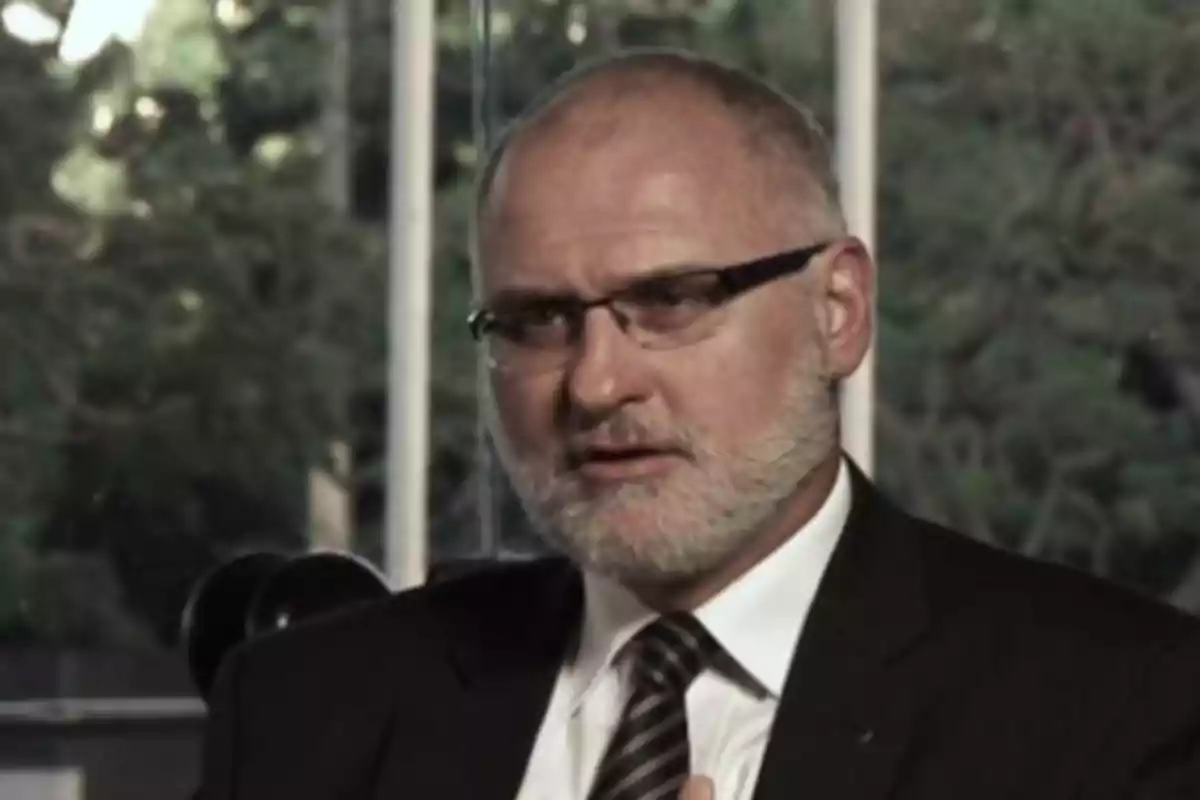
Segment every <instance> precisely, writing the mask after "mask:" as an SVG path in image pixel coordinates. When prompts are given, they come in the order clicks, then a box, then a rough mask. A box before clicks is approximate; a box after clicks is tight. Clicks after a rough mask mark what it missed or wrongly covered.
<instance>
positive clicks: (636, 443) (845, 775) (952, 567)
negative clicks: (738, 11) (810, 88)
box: [201, 51, 1200, 800]
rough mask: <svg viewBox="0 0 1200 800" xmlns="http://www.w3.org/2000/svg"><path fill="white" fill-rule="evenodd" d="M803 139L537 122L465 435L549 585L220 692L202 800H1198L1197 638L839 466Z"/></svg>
mask: <svg viewBox="0 0 1200 800" xmlns="http://www.w3.org/2000/svg"><path fill="white" fill-rule="evenodd" d="M836 197H837V195H836V191H835V186H834V181H833V178H832V174H831V167H830V159H829V154H828V151H827V146H826V142H825V138H824V136H823V135H822V133H821V131H820V129H819V128H818V127H817V125H816V123H815V122H814V121H813V118H812V115H811V114H810V113H809V112H808V111H807V110H806V109H804V108H803V107H801V106H800V105H798V104H797V103H795V102H794V101H792V100H790V99H789V98H787V97H785V96H784V95H782V94H780V93H779V92H777V91H775V90H774V89H772V88H770V87H768V86H766V85H764V84H763V83H761V82H759V81H758V80H756V79H755V78H753V77H751V76H748V75H746V74H743V73H742V72H739V71H737V70H734V69H731V68H728V67H725V66H722V65H720V64H717V63H714V62H711V61H707V60H704V59H700V58H697V57H694V56H691V55H687V54H683V53H675V52H666V51H637V52H630V53H626V54H623V55H621V56H619V57H617V58H613V59H608V60H606V61H603V62H599V63H596V64H592V65H589V66H587V67H585V68H582V69H580V70H578V71H576V72H573V73H571V74H570V75H568V76H566V77H565V78H564V79H563V80H562V81H560V82H559V83H558V84H556V85H555V86H554V87H552V90H551V91H550V92H549V93H548V95H547V96H546V97H545V98H543V99H541V100H540V101H539V102H538V103H536V104H535V106H534V107H533V108H532V109H530V111H529V112H528V113H527V114H526V115H524V116H523V117H522V118H521V119H520V120H518V121H517V123H516V124H515V125H514V126H513V127H512V128H511V129H510V131H509V133H508V135H507V136H506V137H505V138H504V140H503V141H502V142H501V144H500V146H499V147H498V148H497V150H496V152H495V153H494V154H493V156H492V158H491V160H490V162H489V163H488V165H487V167H486V169H485V171H484V174H483V179H482V181H481V183H480V190H479V196H478V208H477V213H478V225H477V229H478V237H477V241H476V253H475V258H474V282H475V289H476V294H477V300H478V306H477V308H476V310H475V312H474V313H473V314H472V315H471V318H470V323H469V329H470V332H471V334H472V335H473V336H474V337H475V339H476V340H478V342H479V347H480V354H481V357H482V358H484V359H486V363H487V364H488V367H489V370H490V374H491V380H490V387H489V391H488V396H487V397H486V398H485V402H484V406H485V409H486V413H487V418H488V424H489V429H490V431H491V433H492V436H493V438H494V440H495V443H496V445H497V449H498V452H499V453H500V456H501V459H502V461H503V464H504V467H505V469H506V471H507V473H508V475H509V476H510V478H511V479H512V483H513V485H514V486H515V488H516V490H517V492H518V493H519V495H520V497H521V499H522V501H523V503H524V506H525V508H526V509H527V511H528V512H529V516H530V518H531V519H532V520H533V521H534V523H535V524H536V525H537V527H538V529H539V530H540V531H541V532H542V533H543V534H544V536H545V538H546V541H547V542H548V543H549V544H550V545H552V546H553V548H554V549H555V550H556V551H557V552H558V553H560V554H561V556H560V557H556V558H549V559H546V560H542V561H538V562H534V563H532V564H523V565H517V566H507V567H497V568H496V569H494V570H491V571H488V572H485V573H482V574H479V575H475V576H472V577H468V578H463V579H460V580H456V581H451V582H448V583H444V584H439V585H435V586H430V587H427V588H423V589H419V590H416V591H411V592H405V593H402V594H400V595H398V596H396V597H395V598H393V599H391V600H389V601H388V602H385V603H383V604H380V605H378V606H375V607H372V608H370V609H368V610H365V611H361V612H355V613H353V614H349V615H345V616H342V617H339V618H337V619H335V620H333V621H330V622H325V623H317V624H313V625H311V626H302V627H299V628H296V629H294V630H292V631H288V632H286V633H283V634H281V635H277V636H274V637H271V638H269V639H267V640H265V641H262V642H260V643H258V644H255V645H252V646H250V647H249V648H246V649H244V650H242V651H239V652H238V653H236V654H235V655H234V656H232V657H231V658H230V659H229V660H228V663H227V664H226V665H225V668H224V670H223V672H222V676H221V680H220V681H219V687H218V690H217V692H216V694H215V696H214V699H213V703H212V713H211V722H210V728H209V735H208V740H207V746H206V758H205V773H204V786H203V789H202V793H201V797H202V798H204V800H245V799H247V798H255V799H256V800H257V798H288V800H334V799H335V798H337V799H338V800H347V799H349V798H356V799H357V798H361V799H363V800H366V799H367V798H376V799H377V800H384V799H385V798H386V799H387V800H411V799H413V798H431V799H432V798H437V799H438V800H502V799H503V800H511V799H512V798H517V799H518V800H543V799H544V800H658V799H659V798H668V800H674V798H678V797H680V796H684V797H690V798H716V799H717V800H751V798H753V799H754V800H783V799H784V798H813V799H814V800H817V799H819V800H883V798H891V799H892V800H918V798H919V799H920V800H964V799H965V798H971V800H987V799H988V798H997V799H999V798H1022V800H1031V799H1035V798H1078V799H1079V800H1117V799H1118V798H1130V799H1132V798H1146V799H1148V798H1198V797H1200V783H1198V780H1200V778H1198V776H1200V632H1198V628H1200V626H1198V625H1197V623H1196V622H1195V621H1194V620H1193V619H1191V618H1188V617H1186V616H1184V615H1183V614H1181V613H1178V612H1175V611H1173V610H1171V609H1169V608H1167V607H1165V606H1160V605H1159V604H1157V603H1155V602H1154V601H1152V600H1149V599H1145V598H1142V597H1139V596H1135V595H1132V594H1129V593H1126V592H1124V591H1122V590H1119V589H1117V588H1115V587H1113V586H1110V585H1107V584H1104V583H1102V582H1100V581H1098V580H1095V579H1093V578H1090V577H1087V576H1084V575H1082V574H1077V573H1075V572H1071V571H1068V570H1066V569H1062V568H1058V567H1052V566H1047V565H1041V564H1036V563H1033V562H1029V561H1025V560H1022V559H1019V558H1016V557H1014V556H1011V555H1007V554H1004V553H1001V552H999V551H995V550H992V549H989V548H987V547H984V546H982V545H980V544H977V543H975V542H973V541H972V540H970V539H968V538H966V537H964V536H960V535H958V534H955V533H953V532H949V531H946V530H943V529H941V528H939V527H937V526H935V525H932V524H929V523H927V522H923V521H920V520H917V519H914V518H912V517H910V516H908V515H906V514H905V513H903V512H902V511H900V510H898V509H897V508H896V507H894V506H893V505H892V504H890V503H889V502H888V501H887V500H885V499H884V498H883V497H882V496H881V495H880V494H879V492H878V491H877V490H876V489H875V488H874V487H873V486H872V485H871V484H870V482H869V481H868V480H867V479H866V478H865V477H864V476H863V475H862V473H861V472H860V471H859V470H858V469H857V468H856V467H855V466H854V465H853V464H852V463H851V462H850V460H849V459H848V458H847V457H846V456H845V455H844V454H843V453H842V452H841V450H840V449H839V447H838V440H839V433H838V405H837V402H836V398H837V390H838V385H839V382H840V381H841V380H842V379H844V378H845V377H846V376H848V375H850V374H851V373H852V372H853V371H854V369H855V367H857V365H858V364H859V362H860V361H861V360H862V358H863V354H864V353H865V351H866V350H867V346H868V343H869V342H870V340H871V336H872V326H873V301H872V297H873V288H872V284H873V281H874V273H875V270H874V265H873V263H872V260H871V256H870V254H869V253H867V252H866V250H865V248H864V247H863V245H862V243H861V242H859V241H858V240H856V239H855V238H854V237H853V236H850V235H848V234H847V232H846V228H845V224H844V222H843V219H842V215H841V212H840V210H839V208H838V205H837V200H836Z"/></svg>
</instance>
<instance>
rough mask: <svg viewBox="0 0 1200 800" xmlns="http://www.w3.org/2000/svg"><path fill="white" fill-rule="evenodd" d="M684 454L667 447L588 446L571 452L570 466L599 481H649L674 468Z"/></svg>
mask: <svg viewBox="0 0 1200 800" xmlns="http://www.w3.org/2000/svg"><path fill="white" fill-rule="evenodd" d="M681 456H682V454H681V453H680V452H679V451H678V450H677V449H674V448H668V447H647V446H634V447H613V446H587V447H582V448H578V449H574V450H571V451H570V452H569V454H568V457H567V463H568V465H569V466H570V467H571V469H573V470H574V471H576V472H578V473H579V474H581V475H583V476H585V477H588V478H592V479H597V480H631V479H636V478H647V477H652V476H654V475H658V474H661V473H662V472H665V471H667V470H669V469H673V468H674V467H675V466H677V465H678V463H679V461H680V460H681Z"/></svg>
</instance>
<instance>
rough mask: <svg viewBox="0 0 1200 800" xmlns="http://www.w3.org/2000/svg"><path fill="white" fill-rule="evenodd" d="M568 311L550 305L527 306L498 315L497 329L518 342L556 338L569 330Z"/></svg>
mask: <svg viewBox="0 0 1200 800" xmlns="http://www.w3.org/2000/svg"><path fill="white" fill-rule="evenodd" d="M569 323H570V319H569V314H568V313H567V311H566V309H564V308H562V307H560V306H557V305H550V304H538V305H530V306H525V307H523V308H519V309H509V310H507V311H504V312H499V313H497V314H496V329H497V332H499V333H500V334H501V335H502V336H504V337H505V338H507V339H511V340H513V341H518V342H528V341H537V340H544V339H546V338H548V337H556V336H559V335H560V332H562V331H566V330H567V329H568V328H569V326H570V325H569Z"/></svg>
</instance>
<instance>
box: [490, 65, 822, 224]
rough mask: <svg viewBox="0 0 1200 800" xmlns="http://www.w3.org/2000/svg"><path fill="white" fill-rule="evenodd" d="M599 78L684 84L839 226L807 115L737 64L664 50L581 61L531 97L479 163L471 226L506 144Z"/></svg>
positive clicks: (818, 131)
mask: <svg viewBox="0 0 1200 800" xmlns="http://www.w3.org/2000/svg"><path fill="white" fill-rule="evenodd" d="M607 78H611V79H617V80H619V81H623V83H624V84H625V85H626V86H630V87H637V86H647V85H651V84H653V82H655V81H656V80H658V79H663V78H665V79H669V80H675V81H678V82H682V83H686V84H690V85H691V86H692V87H694V88H697V89H699V90H701V91H702V92H704V93H706V94H708V95H709V96H710V97H712V98H713V99H715V100H717V101H719V102H720V103H722V104H723V105H724V106H725V108H727V109H729V110H730V111H731V112H732V113H733V115H734V117H735V119H736V120H737V121H738V122H739V123H741V125H742V126H743V128H744V129H745V132H746V134H747V139H748V142H749V145H750V146H751V147H752V148H753V149H754V150H755V151H757V152H760V153H764V154H766V155H768V156H772V157H776V158H780V159H781V160H782V162H783V163H785V164H789V165H792V166H794V167H797V168H798V169H799V171H801V172H802V173H803V175H804V176H805V177H806V179H807V180H806V183H808V182H811V184H809V185H808V186H805V187H803V188H805V189H809V188H811V186H815V188H816V189H817V190H818V192H819V194H820V195H821V196H820V197H818V198H816V199H817V200H818V201H819V203H820V204H821V205H823V206H825V208H826V209H827V210H828V212H829V213H830V214H831V216H832V217H833V218H834V220H835V222H836V224H838V225H839V227H844V221H843V219H842V212H841V209H840V206H839V205H838V187H837V178H836V176H835V173H834V168H833V160H832V157H831V154H830V148H829V141H828V137H827V136H826V135H825V132H824V130H823V129H822V127H821V125H820V123H818V122H817V119H816V116H815V115H814V114H813V112H812V110H811V109H809V108H808V107H807V106H805V105H804V104H802V103H800V102H798V101H796V100H794V99H793V98H791V97H790V96H788V95H787V94H785V93H784V92H783V91H781V90H780V89H777V88H775V87H774V86H772V85H771V84H769V83H768V82H766V81H764V80H762V79H760V78H758V77H756V76H754V75H752V74H750V73H749V72H746V71H745V70H742V69H740V68H738V67H735V66H731V65H729V64H725V63H722V62H720V61H716V60H713V59H710V58H706V57H703V56H699V55H696V54H694V53H689V52H687V51H683V50H675V49H665V48H633V49H628V50H625V51H622V52H621V53H618V54H617V55H615V56H608V57H605V58H601V59H598V60H595V61H591V62H588V63H585V64H583V65H581V66H579V67H576V68H575V69H573V70H571V71H569V72H567V73H566V74H565V75H563V76H562V77H560V78H559V79H558V80H556V81H554V82H553V83H552V84H551V85H550V86H549V87H548V88H547V89H546V90H545V91H544V92H543V93H542V94H540V95H539V96H538V97H537V98H535V100H534V101H533V102H532V103H531V104H530V105H529V107H528V108H527V109H526V110H525V111H524V113H522V114H521V115H520V116H519V117H517V118H516V119H515V120H513V122H512V123H511V124H510V125H509V126H508V127H507V128H506V129H505V130H504V131H503V133H502V134H501V136H500V137H499V139H498V140H497V142H496V144H495V145H494V146H493V148H492V149H491V151H490V153H489V154H488V157H487V159H486V161H485V162H484V164H483V168H482V170H481V172H480V174H479V178H478V181H477V184H476V191H475V219H476V220H477V221H478V220H480V219H481V218H482V215H483V212H484V208H485V206H486V204H487V201H488V196H489V194H490V192H491V189H492V185H493V183H494V182H495V178H496V173H497V171H498V170H499V168H500V164H501V162H502V161H503V159H504V154H505V153H506V152H507V151H508V149H509V148H510V147H511V145H512V143H513V141H515V140H516V138H517V137H518V136H520V135H521V134H522V133H523V132H525V131H526V130H528V129H529V128H531V127H532V126H533V125H534V124H535V123H536V122H537V121H539V120H541V119H543V118H544V117H545V116H546V115H547V114H550V113H553V111H554V110H556V109H558V108H561V107H566V106H568V105H569V104H570V103H571V102H572V100H576V99H580V98H582V97H583V96H584V95H585V90H586V89H587V88H588V87H589V85H590V84H592V83H593V82H598V81H601V80H603V79H607ZM800 188H801V187H800V186H797V189H800Z"/></svg>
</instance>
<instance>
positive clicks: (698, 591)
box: [630, 448, 842, 613]
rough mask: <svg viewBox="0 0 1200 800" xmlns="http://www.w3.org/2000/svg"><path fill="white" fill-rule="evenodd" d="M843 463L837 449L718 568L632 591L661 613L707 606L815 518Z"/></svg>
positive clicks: (635, 588) (632, 589)
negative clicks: (749, 539) (748, 540)
mask: <svg viewBox="0 0 1200 800" xmlns="http://www.w3.org/2000/svg"><path fill="white" fill-rule="evenodd" d="M841 460H842V453H841V450H840V449H836V448H835V449H834V450H833V451H832V452H831V453H830V454H829V455H828V456H827V457H826V458H825V459H824V460H823V461H821V462H820V463H819V464H818V465H817V466H816V467H815V468H814V469H813V470H812V472H810V473H809V474H808V475H807V476H806V477H805V479H804V482H803V483H802V484H801V485H800V486H799V487H798V488H797V490H796V492H795V493H794V494H793V495H792V496H791V498H790V499H789V500H787V501H785V502H784V503H783V504H782V506H781V509H780V511H779V513H777V514H776V515H775V516H773V517H772V518H771V519H770V521H769V522H767V524H765V525H764V526H763V527H762V529H761V531H760V532H759V534H758V535H757V536H755V537H754V538H753V539H752V540H751V542H750V544H749V545H748V546H746V547H744V548H742V549H741V550H739V551H738V552H737V553H736V554H735V555H734V557H733V558H731V559H730V560H728V561H726V562H725V563H723V564H722V565H721V566H720V567H718V568H717V569H715V570H713V571H712V572H709V573H705V574H704V575H702V576H700V577H699V578H698V579H696V580H691V581H687V582H685V583H680V584H675V585H672V586H655V587H630V589H631V591H633V593H634V594H636V595H637V596H638V599H640V600H641V601H642V602H643V603H645V604H646V605H647V606H648V607H650V608H653V609H655V610H656V611H659V612H661V613H665V612H667V611H674V610H687V611H692V610H695V609H697V608H699V607H700V606H702V605H704V604H705V603H706V602H708V601H709V600H710V599H712V598H713V597H716V596H717V595H718V594H720V593H721V592H722V591H723V590H724V589H725V587H727V586H729V585H730V584H732V583H733V582H735V581H736V580H738V579H739V578H741V577H742V576H743V575H745V574H746V573H747V572H749V571H750V570H751V569H753V568H754V566H755V565H756V564H758V563H759V562H761V561H762V560H763V559H765V558H766V557H767V556H769V555H771V553H773V552H775V550H776V549H778V548H779V546H780V545H782V544H783V543H784V542H786V541H787V540H788V539H790V538H791V537H792V536H794V535H795V534H796V533H797V532H798V531H799V530H800V529H801V528H803V527H804V525H805V524H806V523H807V522H808V521H809V520H811V519H812V518H813V517H814V516H815V515H816V513H817V512H818V511H819V510H820V508H821V506H822V504H824V502H825V499H826V498H827V497H829V493H830V492H831V491H832V490H833V486H834V483H835V482H836V481H837V476H838V470H839V469H840V468H841Z"/></svg>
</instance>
